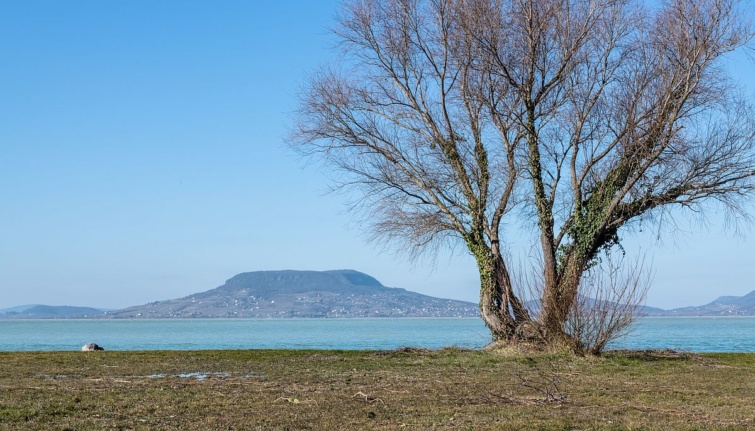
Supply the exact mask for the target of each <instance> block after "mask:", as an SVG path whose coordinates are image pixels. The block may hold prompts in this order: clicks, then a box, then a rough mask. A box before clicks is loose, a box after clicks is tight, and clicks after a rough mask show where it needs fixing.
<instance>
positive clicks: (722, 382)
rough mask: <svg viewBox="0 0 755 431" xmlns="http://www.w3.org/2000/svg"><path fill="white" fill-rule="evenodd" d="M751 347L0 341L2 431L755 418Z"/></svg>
mask: <svg viewBox="0 0 755 431" xmlns="http://www.w3.org/2000/svg"><path fill="white" fill-rule="evenodd" d="M753 394H755V354H706V355H690V354H676V353H672V352H623V353H609V354H606V355H605V356H603V357H600V358H577V357H573V356H569V355H559V354H551V355H548V354H538V355H528V354H524V353H516V352H500V351H499V352H496V351H465V350H456V349H445V350H439V351H425V350H410V349H407V350H399V351H392V352H362V351H290V350H282V351H280V350H278V351H273V350H250V351H191V352H180V351H169V352H86V353H85V352H49V353H0V429H2V430H16V429H18V430H88V429H92V430H95V429H96V430H100V429H113V430H147V429H160V430H166V429H176V430H254V429H261V430H268V429H280V430H286V429H288V430H320V429H322V430H340V429H353V430H357V429H385V430H396V429H469V430H486V429H500V430H526V429H556V430H637V429H647V430H703V429H726V430H755V413H753V412H755V396H754V395H753Z"/></svg>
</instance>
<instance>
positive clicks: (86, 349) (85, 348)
mask: <svg viewBox="0 0 755 431" xmlns="http://www.w3.org/2000/svg"><path fill="white" fill-rule="evenodd" d="M95 350H105V349H103V348H102V347H100V346H98V345H97V343H87V344H84V346H83V347H82V348H81V351H82V352H93V351H95Z"/></svg>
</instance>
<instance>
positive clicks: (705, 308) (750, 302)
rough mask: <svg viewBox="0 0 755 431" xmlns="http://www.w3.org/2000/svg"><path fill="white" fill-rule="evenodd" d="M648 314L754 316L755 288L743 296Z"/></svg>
mask: <svg viewBox="0 0 755 431" xmlns="http://www.w3.org/2000/svg"><path fill="white" fill-rule="evenodd" d="M647 315H648V316H755V290H753V291H752V292H750V293H748V294H747V295H744V296H721V297H719V298H718V299H716V300H715V301H713V302H711V303H710V304H706V305H701V306H699V307H683V308H675V309H673V310H661V311H660V312H651V313H647Z"/></svg>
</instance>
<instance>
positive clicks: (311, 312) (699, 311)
mask: <svg viewBox="0 0 755 431" xmlns="http://www.w3.org/2000/svg"><path fill="white" fill-rule="evenodd" d="M536 306H537V304H534V305H533V307H536ZM639 311H640V314H641V315H644V316H755V290H753V291H752V292H750V293H748V294H746V295H744V296H721V297H719V298H717V299H716V300H714V301H713V302H711V303H709V304H706V305H702V306H697V307H683V308H676V309H673V310H663V309H660V308H653V307H641V309H640V310H639ZM478 313H479V309H478V306H477V304H475V303H472V302H465V301H455V300H451V299H441V298H435V297H432V296H428V295H422V294H419V293H415V292H410V291H407V290H405V289H401V288H392V287H386V286H383V284H382V283H380V282H379V281H378V280H377V279H375V278H374V277H372V276H369V275H367V274H364V273H362V272H359V271H355V270H351V269H343V270H332V271H296V270H284V271H254V272H244V273H241V274H237V275H235V276H233V277H231V278H230V279H228V280H227V281H226V282H225V283H224V284H223V285H222V286H219V287H217V288H215V289H211V290H208V291H205V292H200V293H196V294H193V295H189V296H186V297H183V298H178V299H171V300H167V301H156V302H151V303H149V304H144V305H139V306H134V307H129V308H125V309H122V310H115V311H103V310H102V309H97V308H91V307H72V306H48V305H27V306H19V307H13V308H8V309H4V310H0V319H3V318H4V319H42V318H103V317H105V318H170V317H204V318H211V317H247V318H292V317H293V318H295V317H378V316H381V317H467V316H478Z"/></svg>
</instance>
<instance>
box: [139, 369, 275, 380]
mask: <svg viewBox="0 0 755 431" xmlns="http://www.w3.org/2000/svg"><path fill="white" fill-rule="evenodd" d="M145 377H146V378H148V379H164V378H166V377H178V378H180V379H196V380H206V379H207V378H210V377H215V378H226V377H232V374H231V373H228V372H212V373H210V372H202V371H195V372H192V373H180V374H172V375H167V374H163V373H160V374H150V375H148V376H145ZM239 377H240V378H242V379H264V378H265V376H264V375H263V374H255V373H249V374H244V375H243V376H239Z"/></svg>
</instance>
